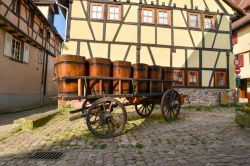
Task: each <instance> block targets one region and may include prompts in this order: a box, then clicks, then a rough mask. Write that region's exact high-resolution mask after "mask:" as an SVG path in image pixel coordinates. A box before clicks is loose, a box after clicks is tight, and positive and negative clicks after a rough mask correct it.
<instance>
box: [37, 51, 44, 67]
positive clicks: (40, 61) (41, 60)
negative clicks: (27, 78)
mask: <svg viewBox="0 0 250 166" xmlns="http://www.w3.org/2000/svg"><path fill="white" fill-rule="evenodd" d="M43 55H44V52H43V51H41V50H40V51H39V52H38V63H39V64H42V63H43Z"/></svg>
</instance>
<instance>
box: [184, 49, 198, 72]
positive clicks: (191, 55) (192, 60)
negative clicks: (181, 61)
mask: <svg viewBox="0 0 250 166" xmlns="http://www.w3.org/2000/svg"><path fill="white" fill-rule="evenodd" d="M187 62H188V67H194V68H195V67H197V68H198V67H199V51H198V50H188V51H187Z"/></svg>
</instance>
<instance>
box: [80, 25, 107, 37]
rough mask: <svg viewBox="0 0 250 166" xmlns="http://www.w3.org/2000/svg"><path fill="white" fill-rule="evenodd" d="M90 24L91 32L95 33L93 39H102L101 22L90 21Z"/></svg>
mask: <svg viewBox="0 0 250 166" xmlns="http://www.w3.org/2000/svg"><path fill="white" fill-rule="evenodd" d="M90 24H91V26H92V29H93V32H94V35H95V39H96V40H102V38H103V23H99V22H91V23H90ZM81 32H82V33H84V31H81ZM84 34H85V33H84Z"/></svg>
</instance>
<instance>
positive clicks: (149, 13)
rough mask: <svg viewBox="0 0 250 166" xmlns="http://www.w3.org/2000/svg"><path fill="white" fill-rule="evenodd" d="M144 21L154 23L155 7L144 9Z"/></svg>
mask: <svg viewBox="0 0 250 166" xmlns="http://www.w3.org/2000/svg"><path fill="white" fill-rule="evenodd" d="M142 22H143V23H151V24H153V23H154V9H147V8H145V9H142Z"/></svg>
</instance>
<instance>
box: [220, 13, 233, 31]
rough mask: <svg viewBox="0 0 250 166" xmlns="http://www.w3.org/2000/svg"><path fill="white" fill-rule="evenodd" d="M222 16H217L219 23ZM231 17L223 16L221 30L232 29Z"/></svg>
mask: <svg viewBox="0 0 250 166" xmlns="http://www.w3.org/2000/svg"><path fill="white" fill-rule="evenodd" d="M219 20H220V16H218V17H217V22H218V23H219ZM229 23H230V17H229V16H223V17H222V20H221V24H220V27H219V30H220V31H230V24H229Z"/></svg>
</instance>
